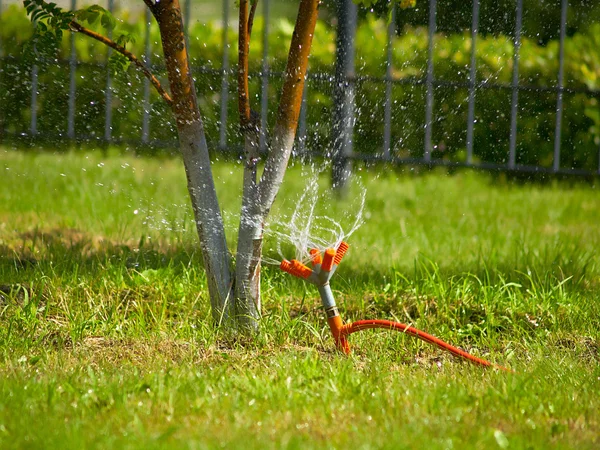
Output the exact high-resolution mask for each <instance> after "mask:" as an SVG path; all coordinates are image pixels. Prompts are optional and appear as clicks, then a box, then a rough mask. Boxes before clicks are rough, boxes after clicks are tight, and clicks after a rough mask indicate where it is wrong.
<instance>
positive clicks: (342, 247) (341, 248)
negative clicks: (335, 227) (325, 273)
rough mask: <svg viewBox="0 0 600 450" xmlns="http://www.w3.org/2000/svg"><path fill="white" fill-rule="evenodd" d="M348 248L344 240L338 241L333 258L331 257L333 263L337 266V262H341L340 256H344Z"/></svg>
mask: <svg viewBox="0 0 600 450" xmlns="http://www.w3.org/2000/svg"><path fill="white" fill-rule="evenodd" d="M349 248H350V246H349V245H348V244H347V243H346V242H344V241H342V242H340V245H339V247H338V248H337V250H336V252H335V258H334V259H333V264H334V265H336V266H339V264H340V263H341V262H342V258H343V257H344V255H345V254H346V252H347V251H348V249H349Z"/></svg>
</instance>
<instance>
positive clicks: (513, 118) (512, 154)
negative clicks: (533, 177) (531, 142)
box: [508, 0, 523, 169]
mask: <svg viewBox="0 0 600 450" xmlns="http://www.w3.org/2000/svg"><path fill="white" fill-rule="evenodd" d="M522 26H523V0H517V21H516V25H515V38H514V54H513V76H512V84H511V87H512V102H511V110H510V145H509V151H508V168H509V169H514V168H515V164H516V160H517V116H518V112H519V111H518V108H519V52H520V50H521V29H522Z"/></svg>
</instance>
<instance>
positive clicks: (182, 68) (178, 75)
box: [151, 0, 233, 323]
mask: <svg viewBox="0 0 600 450" xmlns="http://www.w3.org/2000/svg"><path fill="white" fill-rule="evenodd" d="M151 11H152V13H153V14H154V16H155V17H156V20H157V22H158V25H159V28H160V35H161V40H162V46H163V53H164V56H165V62H166V67H167V72H168V76H169V83H170V86H171V96H172V100H173V103H172V110H173V113H174V115H175V118H176V121H177V131H178V135H179V144H180V146H181V153H182V156H183V162H184V165H185V171H186V175H187V181H188V190H189V193H190V198H191V201H192V206H193V209H194V217H195V220H196V227H197V230H198V236H199V238H200V247H201V251H202V257H203V260H204V267H205V271H206V277H207V280H208V289H209V295H210V301H211V307H212V314H213V318H214V319H215V321H216V322H217V323H221V322H222V321H223V320H227V319H228V318H229V316H230V309H231V308H230V306H231V305H232V300H233V299H232V298H231V297H232V295H231V291H232V282H231V267H230V257H229V252H228V250H227V242H226V240H225V229H224V226H223V218H222V215H221V210H220V208H219V203H218V200H217V193H216V190H215V185H214V181H213V177H212V171H211V163H210V158H209V154H208V146H207V143H206V136H205V132H204V126H203V123H202V119H201V116H200V110H199V109H198V102H197V98H196V90H195V88H194V81H193V79H192V76H191V73H190V66H189V59H188V52H187V47H186V44H185V37H184V32H183V22H182V19H181V8H180V5H179V0H161V1H160V2H156V3H155V4H154V5H152V7H151Z"/></svg>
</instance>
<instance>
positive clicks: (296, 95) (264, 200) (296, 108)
mask: <svg viewBox="0 0 600 450" xmlns="http://www.w3.org/2000/svg"><path fill="white" fill-rule="evenodd" d="M318 11H319V0H300V5H299V6H298V17H297V18H296V25H295V27H294V34H293V35H292V42H291V44H290V53H289V55H288V60H287V67H286V70H285V78H284V82H283V89H282V92H281V97H280V99H279V108H278V111H277V120H276V122H275V127H274V129H273V138H272V141H271V151H270V153H269V157H268V158H267V161H266V162H265V168H264V170H263V173H262V176H261V178H260V181H259V184H258V191H259V192H258V198H259V203H260V204H261V205H262V208H263V214H264V216H265V217H266V215H267V214H268V212H269V210H270V208H271V206H272V205H273V201H274V200H275V196H276V195H277V192H278V191H279V186H280V185H281V182H282V181H283V175H284V173H285V169H286V168H287V164H288V161H289V159H290V154H291V152H292V147H293V145H294V138H295V135H296V129H297V127H298V116H299V115H300V107H301V106H302V91H303V90H304V81H305V77H306V70H307V68H308V56H309V54H310V48H311V45H312V39H313V35H314V32H315V25H316V22H317V16H318Z"/></svg>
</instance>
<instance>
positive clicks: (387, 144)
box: [383, 3, 396, 159]
mask: <svg viewBox="0 0 600 450" xmlns="http://www.w3.org/2000/svg"><path fill="white" fill-rule="evenodd" d="M391 8H392V11H391V17H390V23H389V25H388V30H387V55H386V61H385V109H384V113H383V114H384V118H383V157H384V158H385V159H389V158H390V150H391V143H392V48H393V39H394V36H395V35H396V4H395V3H392V6H391Z"/></svg>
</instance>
